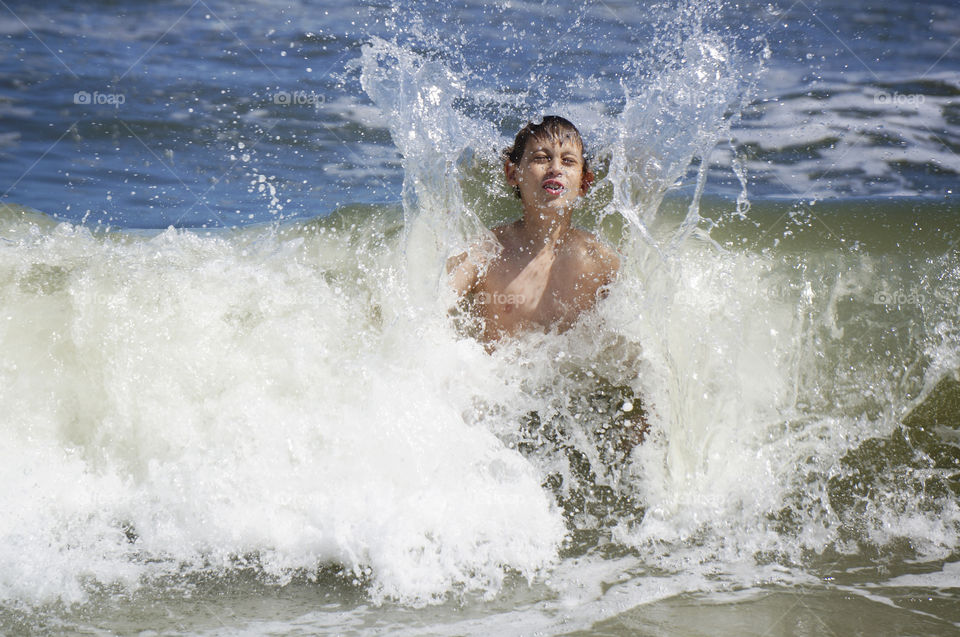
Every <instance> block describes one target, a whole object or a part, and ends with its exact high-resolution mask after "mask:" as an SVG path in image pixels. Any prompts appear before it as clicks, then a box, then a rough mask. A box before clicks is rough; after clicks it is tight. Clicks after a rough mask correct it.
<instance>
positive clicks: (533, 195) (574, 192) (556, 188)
mask: <svg viewBox="0 0 960 637" xmlns="http://www.w3.org/2000/svg"><path fill="white" fill-rule="evenodd" d="M504 173H505V175H506V178H507V183H508V184H510V185H511V186H516V187H517V188H519V189H520V201H521V202H522V203H523V207H524V209H528V208H535V209H554V210H566V209H569V208H570V207H571V206H572V205H573V203H574V202H575V201H576V199H577V197H579V196H580V195H582V194H585V193H586V191H587V187H588V186H589V185H590V180H589V178H588V179H585V178H584V177H586V176H587V175H589V177H592V175H590V174H589V173H587V175H584V172H583V151H582V150H581V147H580V145H579V144H578V143H577V142H576V141H575V140H574V139H573V138H572V137H571V136H569V135H567V136H564V137H563V139H562V140H560V141H557V140H553V139H541V138H537V137H533V138H531V139H530V140H528V141H527V144H526V147H525V148H524V150H523V157H522V158H521V159H520V164H519V165H515V164H513V162H510V161H509V160H508V161H507V162H506V164H505V165H504Z"/></svg>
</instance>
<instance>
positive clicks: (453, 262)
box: [447, 252, 480, 296]
mask: <svg viewBox="0 0 960 637" xmlns="http://www.w3.org/2000/svg"><path fill="white" fill-rule="evenodd" d="M447 274H448V275H449V276H450V287H452V288H453V289H454V290H455V291H456V292H457V296H463V295H465V294H469V293H470V292H472V291H473V290H474V288H476V287H477V283H479V281H480V264H479V263H477V262H476V260H475V259H472V258H470V252H464V253H463V254H458V255H457V256H455V257H450V258H449V259H447Z"/></svg>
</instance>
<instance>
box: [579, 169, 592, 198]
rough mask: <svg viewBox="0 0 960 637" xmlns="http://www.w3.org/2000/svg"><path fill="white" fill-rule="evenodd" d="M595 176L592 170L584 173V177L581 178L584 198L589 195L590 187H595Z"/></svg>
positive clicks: (581, 193)
mask: <svg viewBox="0 0 960 637" xmlns="http://www.w3.org/2000/svg"><path fill="white" fill-rule="evenodd" d="M594 179H595V177H594V176H593V171H592V170H585V171H583V176H581V177H580V195H581V196H583V195H585V194H587V191H588V190H590V186H592V185H593V180H594Z"/></svg>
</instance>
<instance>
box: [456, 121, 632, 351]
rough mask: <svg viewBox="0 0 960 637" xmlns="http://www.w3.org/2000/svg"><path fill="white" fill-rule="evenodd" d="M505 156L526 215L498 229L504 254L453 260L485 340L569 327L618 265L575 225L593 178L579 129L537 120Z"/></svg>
mask: <svg viewBox="0 0 960 637" xmlns="http://www.w3.org/2000/svg"><path fill="white" fill-rule="evenodd" d="M504 157H505V160H504V166H503V170H504V175H505V176H506V179H507V183H508V184H509V185H510V186H513V188H514V191H515V192H516V194H517V197H519V198H520V202H521V205H522V206H523V216H522V217H521V218H520V219H518V220H517V221H515V222H513V223H509V224H505V225H502V226H498V227H496V228H494V229H493V234H494V236H495V237H496V238H497V240H498V241H499V243H500V245H501V247H502V250H501V251H500V253H499V254H497V255H495V256H490V257H486V258H475V257H473V256H471V253H470V252H468V253H464V254H461V255H459V256H456V257H453V258H452V259H450V261H449V262H448V263H447V270H448V272H449V273H450V278H451V283H452V285H453V287H454V289H455V290H457V292H458V293H459V294H460V295H461V296H464V295H471V294H472V295H473V298H474V307H475V312H476V313H477V314H478V316H479V317H480V318H481V320H482V322H483V340H484V341H486V342H487V343H493V342H494V341H497V340H499V339H500V338H502V337H504V336H510V335H513V334H516V333H517V332H519V331H521V330H527V329H533V328H536V327H539V328H544V329H549V328H552V327H557V328H558V329H559V330H561V331H563V330H566V329H568V328H569V327H570V326H572V325H573V324H574V323H575V322H576V320H577V318H578V317H579V316H580V314H582V313H583V312H585V311H587V310H589V309H590V308H592V307H593V306H594V305H595V304H596V302H597V299H598V298H599V297H601V296H603V295H604V292H605V286H607V285H608V284H610V283H611V282H612V281H613V279H614V277H615V276H616V274H617V270H618V269H619V267H620V260H619V259H618V258H617V255H616V254H615V253H614V252H613V251H612V250H610V249H609V248H608V247H606V246H604V245H603V244H602V243H600V241H598V240H597V238H596V237H594V236H593V235H592V234H590V233H589V232H585V231H583V230H579V229H577V228H573V227H571V225H570V218H571V213H572V209H573V206H574V204H575V203H576V201H577V198H578V197H580V196H581V195H584V194H586V192H587V189H588V188H589V187H590V185H591V184H592V183H593V179H594V176H593V173H592V172H591V171H590V169H589V168H588V167H587V161H586V159H585V158H584V156H583V140H582V138H581V137H580V132H579V131H578V130H577V128H576V127H575V126H574V125H573V124H571V123H570V122H569V121H567V120H566V119H564V118H562V117H557V116H555V115H548V116H546V117H544V118H543V121H542V122H541V123H539V124H534V123H532V122H531V123H529V124H527V125H526V126H524V127H523V128H522V129H521V130H520V132H519V133H517V136H516V139H515V140H514V143H513V146H511V147H510V148H508V149H506V150H505V151H504Z"/></svg>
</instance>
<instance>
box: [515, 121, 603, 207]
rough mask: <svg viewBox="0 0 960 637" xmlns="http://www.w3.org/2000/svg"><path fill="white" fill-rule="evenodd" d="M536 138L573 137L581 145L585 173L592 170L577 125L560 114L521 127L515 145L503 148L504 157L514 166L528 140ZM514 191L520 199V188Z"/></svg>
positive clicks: (561, 139)
mask: <svg viewBox="0 0 960 637" xmlns="http://www.w3.org/2000/svg"><path fill="white" fill-rule="evenodd" d="M534 138H536V139H541V140H550V141H555V142H562V141H563V140H564V139H567V138H569V139H572V140H573V141H574V142H575V143H576V145H577V146H579V147H580V156H581V157H582V158H583V174H584V175H586V174H587V173H588V172H589V171H590V168H589V166H588V165H587V154H586V149H585V148H584V145H583V138H582V137H581V136H580V131H578V130H577V127H576V126H574V125H573V123H572V122H571V121H570V120H568V119H565V118H563V117H560V116H559V115H544V116H543V121H542V122H540V123H539V124H534V123H533V122H527V125H526V126H524V127H523V128H521V129H520V132H519V133H517V136H516V137H515V138H514V139H513V146H510V147H508V148H505V149H504V150H503V158H504V159H506V160H507V161H509V162H510V163H512V164H513V165H514V166H517V165H519V164H520V160H521V159H523V152H524V151H525V150H526V148H527V142H528V141H530V140H531V139H534ZM513 191H514V193H516V195H517V198H518V199H519V198H520V189H519V188H517V187H516V186H514V188H513Z"/></svg>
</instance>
